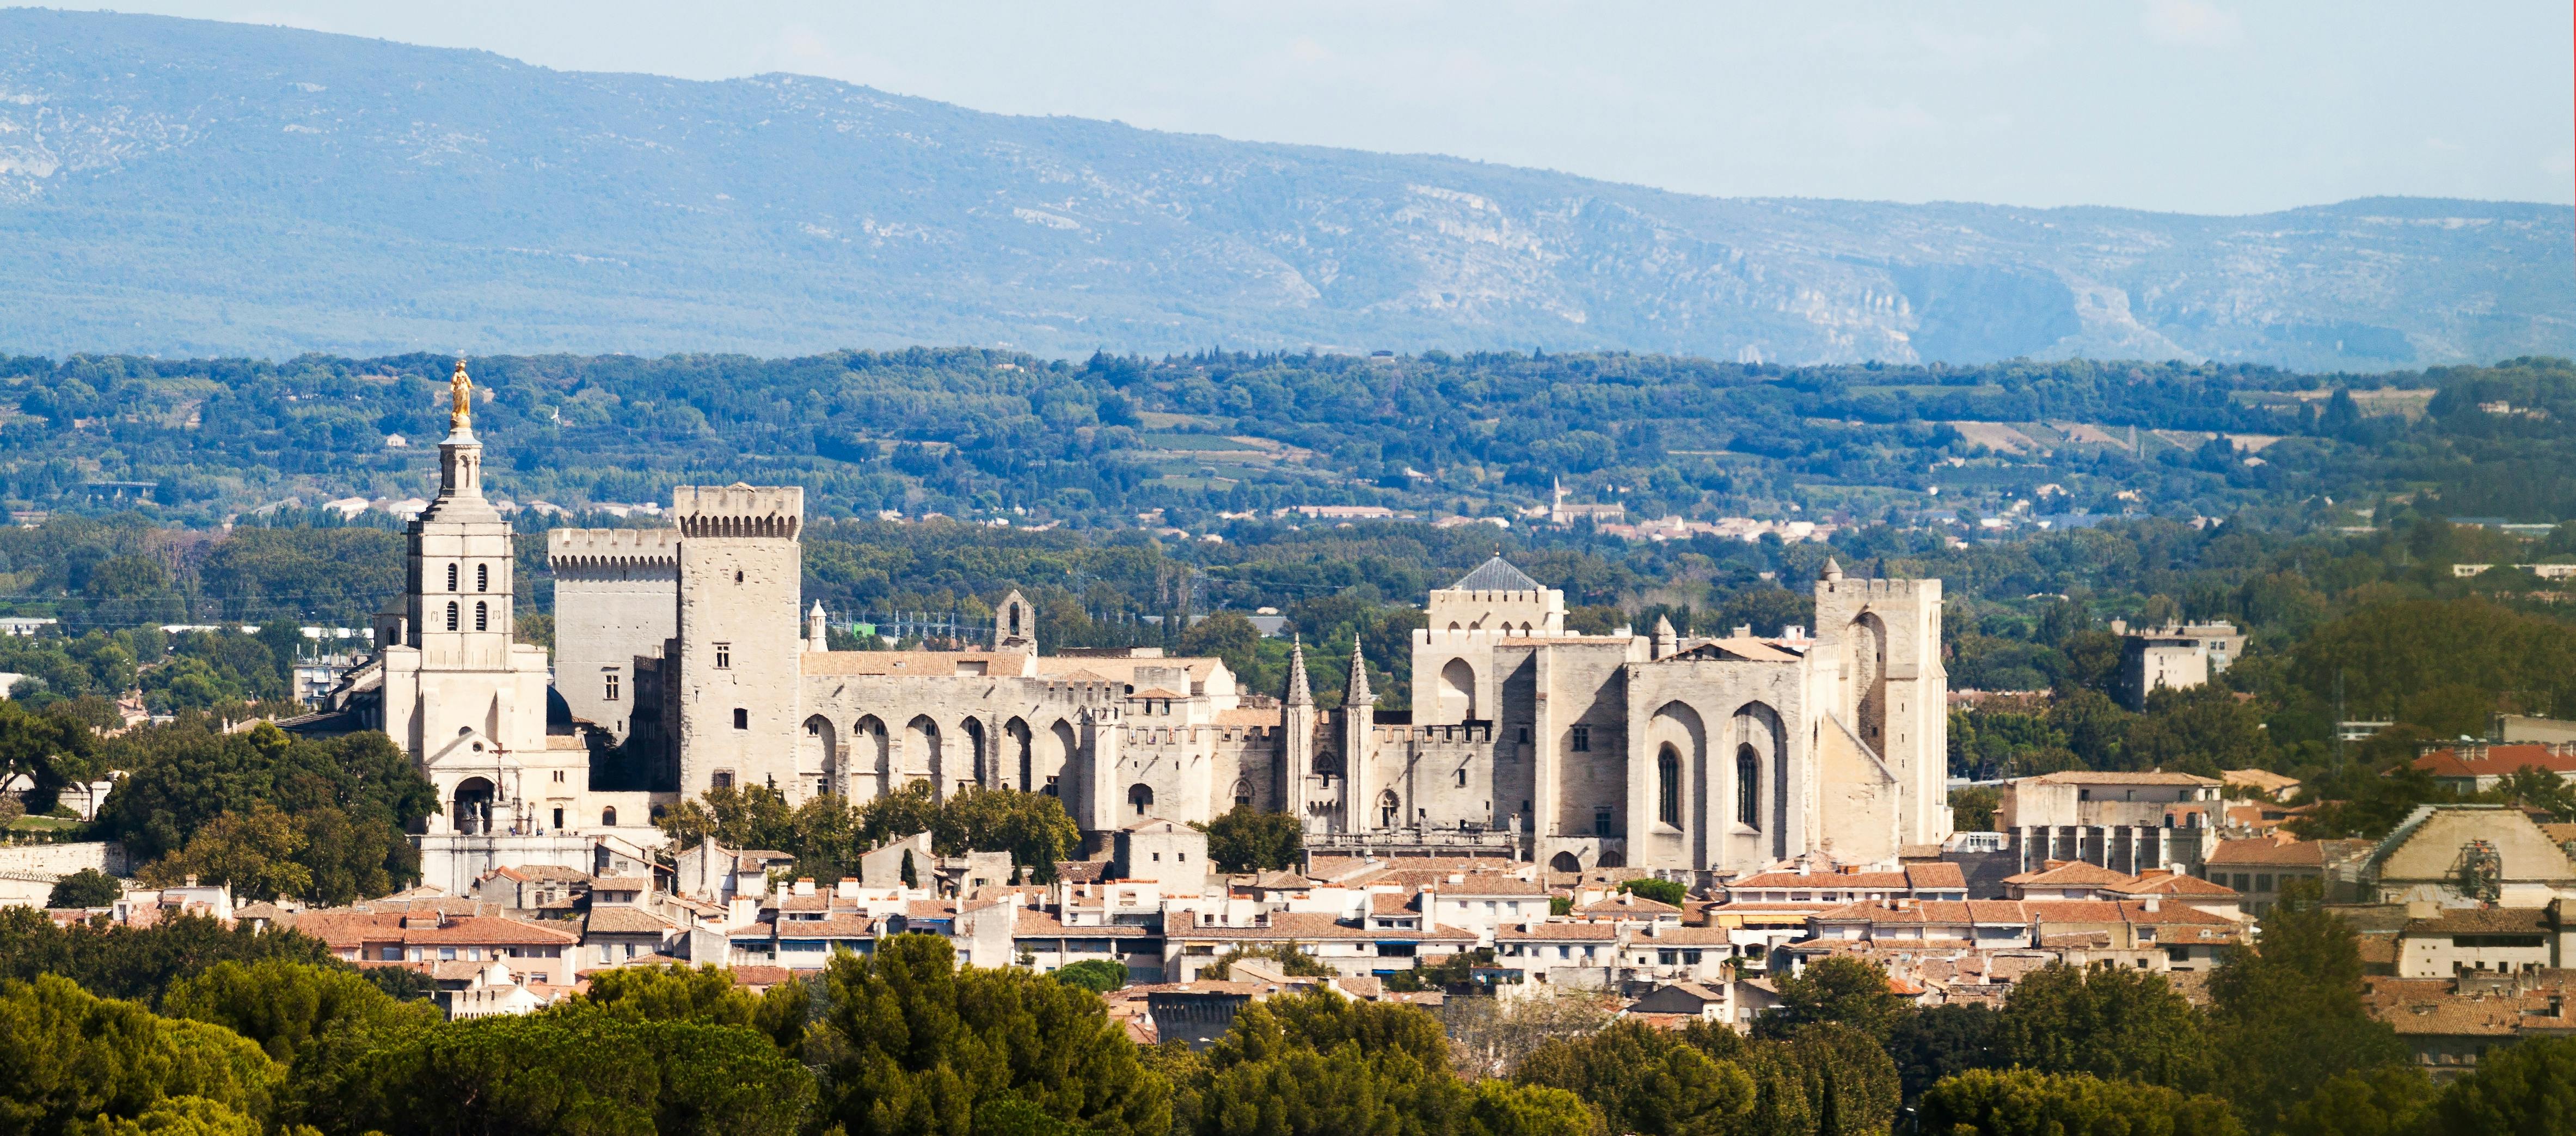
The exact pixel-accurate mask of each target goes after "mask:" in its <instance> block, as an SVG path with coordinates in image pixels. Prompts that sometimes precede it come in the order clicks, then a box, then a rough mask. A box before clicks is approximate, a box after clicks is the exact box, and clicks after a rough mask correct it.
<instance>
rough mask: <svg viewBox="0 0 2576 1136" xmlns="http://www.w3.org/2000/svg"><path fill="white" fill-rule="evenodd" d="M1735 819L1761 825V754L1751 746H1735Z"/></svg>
mask: <svg viewBox="0 0 2576 1136" xmlns="http://www.w3.org/2000/svg"><path fill="white" fill-rule="evenodd" d="M1735 819H1736V820H1738V821H1740V822H1742V823H1744V824H1747V825H1751V826H1752V827H1754V828H1760V827H1762V755H1761V754H1758V753H1755V752H1753V747H1752V746H1749V745H1741V746H1737V747H1735Z"/></svg>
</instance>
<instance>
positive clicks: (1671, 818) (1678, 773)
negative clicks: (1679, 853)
mask: <svg viewBox="0 0 2576 1136" xmlns="http://www.w3.org/2000/svg"><path fill="white" fill-rule="evenodd" d="M1655 819H1657V820H1660V821H1663V822H1664V823H1665V824H1669V825H1672V826H1673V827H1675V828H1679V827H1681V823H1682V755H1681V754H1679V753H1676V752H1674V751H1673V747H1671V746H1665V747H1664V748H1663V752H1661V753H1658V754H1656V755H1655Z"/></svg>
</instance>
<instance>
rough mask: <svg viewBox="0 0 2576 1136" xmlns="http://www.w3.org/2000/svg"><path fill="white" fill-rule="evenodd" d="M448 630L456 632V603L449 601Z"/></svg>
mask: <svg viewBox="0 0 2576 1136" xmlns="http://www.w3.org/2000/svg"><path fill="white" fill-rule="evenodd" d="M447 629H448V630H450V631H454V630H456V601H455V600H449V601H447Z"/></svg>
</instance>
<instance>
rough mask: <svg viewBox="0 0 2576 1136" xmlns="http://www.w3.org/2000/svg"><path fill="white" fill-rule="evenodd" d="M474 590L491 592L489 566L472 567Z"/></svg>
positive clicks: (490, 568) (490, 571) (490, 570)
mask: <svg viewBox="0 0 2576 1136" xmlns="http://www.w3.org/2000/svg"><path fill="white" fill-rule="evenodd" d="M474 590H475V591H478V592H488V591H491V590H492V566H491V565H489V564H477V565H475V566H474Z"/></svg>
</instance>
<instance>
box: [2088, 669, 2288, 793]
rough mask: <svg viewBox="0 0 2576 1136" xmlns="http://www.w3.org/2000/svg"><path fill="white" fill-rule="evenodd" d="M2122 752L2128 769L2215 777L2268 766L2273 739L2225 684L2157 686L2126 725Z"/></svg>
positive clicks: (2250, 708) (2258, 713) (2251, 709)
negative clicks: (2185, 687)
mask: <svg viewBox="0 0 2576 1136" xmlns="http://www.w3.org/2000/svg"><path fill="white" fill-rule="evenodd" d="M2120 756H2121V761H2122V763H2123V764H2124V765H2126V766H2127V767H2128V768H2131V769H2166V770H2178V771H2181V772H2185V773H2197V774H2200V775H2202V776H2204V777H2216V776H2218V774H2219V772H2220V771H2222V770H2227V769H2260V768H2264V767H2266V766H2269V765H2271V764H2272V743H2271V738H2270V736H2269V735H2268V734H2267V733H2265V730H2264V725H2263V715H2262V713H2261V711H2260V710H2258V709H2257V708H2256V707H2255V705H2254V704H2253V703H2251V702H2248V701H2245V700H2243V699H2240V698H2238V697H2236V694H2235V692H2234V691H2231V690H2229V689H2227V688H2226V687H2224V686H2221V685H2219V684H2217V683H2209V684H2206V685H2203V686H2196V687H2193V688H2191V689H2189V690H2174V689H2171V688H2167V687H2159V688H2157V689H2156V690H2155V691H2154V692H2153V693H2150V694H2149V695H2147V710H2146V713H2144V714H2142V715H2139V716H2138V718H2137V719H2136V720H2135V722H2134V723H2133V724H2132V725H2131V726H2130V727H2129V736H2128V737H2127V739H2125V740H2124V741H2123V742H2122V743H2121V747H2120Z"/></svg>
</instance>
